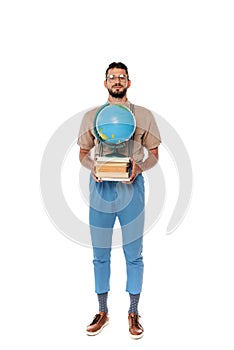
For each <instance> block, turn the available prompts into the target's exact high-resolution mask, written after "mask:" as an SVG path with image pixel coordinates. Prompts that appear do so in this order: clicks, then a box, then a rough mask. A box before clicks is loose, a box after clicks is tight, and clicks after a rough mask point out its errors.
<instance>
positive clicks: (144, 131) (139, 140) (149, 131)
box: [77, 101, 161, 163]
mask: <svg viewBox="0 0 234 350" xmlns="http://www.w3.org/2000/svg"><path fill="white" fill-rule="evenodd" d="M123 105H125V106H126V107H128V108H129V109H130V102H129V101H127V102H126V103H124V104H123ZM98 109H99V107H96V108H94V109H92V110H90V111H88V112H86V113H85V115H84V117H83V120H82V122H81V126H80V131H79V136H78V141H77V143H78V145H79V146H80V147H81V148H84V149H86V150H91V149H92V148H93V147H95V155H106V154H110V153H112V152H113V148H110V147H108V146H106V145H105V144H103V147H102V154H100V143H99V141H98V139H97V137H96V135H95V132H94V118H95V115H96V113H97V111H98ZM134 116H135V120H136V129H135V132H134V134H133V142H132V143H133V144H132V146H131V153H132V154H128V152H129V144H128V142H129V141H127V142H125V143H124V144H123V145H120V146H118V150H117V151H118V152H119V153H120V154H122V155H125V156H132V157H133V159H134V160H135V161H136V162H138V163H139V162H142V161H143V158H144V147H145V148H146V149H148V150H150V149H153V148H156V147H158V146H159V144H160V143H161V138H160V133H159V130H158V126H157V124H156V120H155V118H154V116H153V114H152V112H151V111H150V110H148V109H146V108H144V107H141V106H137V105H134Z"/></svg>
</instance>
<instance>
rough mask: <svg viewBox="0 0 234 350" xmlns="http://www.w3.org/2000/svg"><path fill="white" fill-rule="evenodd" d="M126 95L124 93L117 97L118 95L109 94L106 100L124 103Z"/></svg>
mask: <svg viewBox="0 0 234 350" xmlns="http://www.w3.org/2000/svg"><path fill="white" fill-rule="evenodd" d="M127 100H128V99H127V96H126V95H125V96H124V97H122V98H118V97H113V96H111V95H109V97H108V102H110V103H113V104H114V103H120V104H121V103H126V102H127Z"/></svg>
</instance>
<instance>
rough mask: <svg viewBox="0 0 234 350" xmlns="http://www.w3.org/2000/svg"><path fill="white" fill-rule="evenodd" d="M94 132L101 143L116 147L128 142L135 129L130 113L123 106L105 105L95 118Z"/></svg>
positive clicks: (132, 116)
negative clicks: (95, 131)
mask: <svg viewBox="0 0 234 350" xmlns="http://www.w3.org/2000/svg"><path fill="white" fill-rule="evenodd" d="M95 127H96V130H97V133H98V135H99V137H100V139H101V140H102V141H103V142H106V143H108V144H113V145H117V144H120V143H122V142H125V141H127V140H129V139H130V138H131V137H132V135H133V133H134V131H135V127H136V122H135V118H134V115H133V114H132V112H131V111H130V110H129V109H128V108H127V107H125V106H123V105H118V104H115V105H107V106H105V107H104V108H102V109H101V111H100V112H99V113H98V115H97V117H96V125H95Z"/></svg>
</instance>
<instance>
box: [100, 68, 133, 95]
mask: <svg viewBox="0 0 234 350" xmlns="http://www.w3.org/2000/svg"><path fill="white" fill-rule="evenodd" d="M104 85H105V87H106V88H107V90H108V92H109V94H110V95H111V96H112V97H115V98H122V97H124V96H125V95H126V92H127V89H128V88H129V87H130V85H131V82H130V80H128V77H127V74H126V72H125V70H124V69H121V68H112V69H109V71H108V74H107V79H106V80H105V82H104Z"/></svg>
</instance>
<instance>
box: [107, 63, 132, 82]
mask: <svg viewBox="0 0 234 350" xmlns="http://www.w3.org/2000/svg"><path fill="white" fill-rule="evenodd" d="M112 68H121V69H124V70H125V72H126V74H127V77H128V79H129V76H128V67H127V66H126V65H125V64H124V63H122V62H112V63H111V64H109V67H108V68H107V70H106V77H107V74H108V71H109V69H112Z"/></svg>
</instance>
